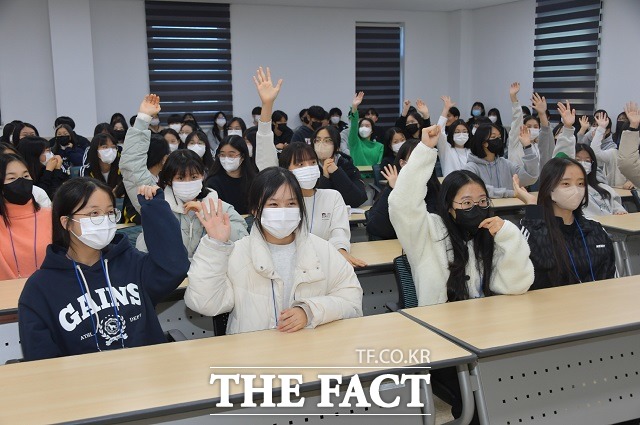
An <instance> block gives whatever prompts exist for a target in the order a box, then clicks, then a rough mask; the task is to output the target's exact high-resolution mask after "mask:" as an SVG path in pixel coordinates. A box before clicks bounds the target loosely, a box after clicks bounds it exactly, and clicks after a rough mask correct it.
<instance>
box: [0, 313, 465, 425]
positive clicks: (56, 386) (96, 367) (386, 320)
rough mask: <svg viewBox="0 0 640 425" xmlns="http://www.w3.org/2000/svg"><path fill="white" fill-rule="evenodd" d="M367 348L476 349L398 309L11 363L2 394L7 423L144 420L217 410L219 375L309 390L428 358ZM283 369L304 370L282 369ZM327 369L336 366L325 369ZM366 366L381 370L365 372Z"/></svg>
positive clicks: (456, 354) (444, 362)
mask: <svg viewBox="0 0 640 425" xmlns="http://www.w3.org/2000/svg"><path fill="white" fill-rule="evenodd" d="M301 348H303V349H302V350H301ZM358 349H375V350H377V351H378V352H380V351H381V350H383V349H398V350H401V351H402V353H409V352H410V350H416V349H428V350H430V358H429V360H430V364H429V365H430V366H431V367H434V368H442V367H448V366H453V365H458V364H466V363H470V362H472V361H474V360H475V356H473V355H472V354H471V353H469V352H468V351H466V350H464V349H462V348H460V347H458V346H456V345H455V344H453V343H451V342H449V341H447V340H445V339H444V338H442V337H440V336H438V335H436V334H435V333H433V332H431V331H430V330H428V329H426V328H424V327H423V326H421V325H419V324H417V323H415V322H413V321H411V320H409V319H407V318H406V317H403V316H402V315H400V314H398V313H389V314H382V315H377V316H368V317H362V318H356V319H349V320H341V321H337V322H333V323H329V324H327V325H323V326H320V327H318V328H316V329H304V330H301V331H299V332H296V333H292V334H286V333H280V332H278V331H276V330H267V331H260V332H252V333H246V334H239V335H230V336H223V337H212V338H204V339H199V340H192V341H185V342H177V343H169V344H161V345H155V346H150V347H140V348H132V349H125V350H115V351H106V352H102V353H94V354H86V355H82V356H72V357H66V358H58V359H50V360H43V361H38V362H30V363H18V364H11V365H6V366H2V367H0V382H2V383H3V385H4V386H5V388H11V391H5V392H4V394H3V396H2V397H0V423H3V424H5V423H6V424H17V423H20V424H35V423H45V422H46V423H59V422H67V421H80V420H87V419H97V418H101V419H103V420H105V419H110V420H111V421H113V422H116V421H117V420H120V421H122V420H124V418H127V419H129V420H134V419H136V418H140V416H139V415H141V414H142V413H143V411H144V413H145V414H146V415H147V417H149V415H150V416H161V415H167V414H171V413H176V412H177V411H179V409H180V408H182V409H185V408H187V407H188V408H189V409H190V410H197V409H213V407H214V403H215V401H216V400H217V399H219V397H220V389H219V384H216V385H210V384H209V378H210V374H211V373H218V374H233V373H242V374H260V373H271V374H276V375H277V374H282V373H287V374H302V375H303V379H304V382H305V383H311V384H309V385H308V387H303V388H302V390H303V391H304V390H310V389H311V388H310V387H313V386H314V385H315V387H316V388H317V384H318V378H317V376H318V374H331V373H337V374H341V375H343V376H351V375H353V374H356V373H359V374H360V376H361V378H362V380H363V381H364V380H370V379H373V377H374V376H377V375H380V374H382V373H384V372H387V371H389V372H390V371H391V370H395V371H396V373H402V371H408V369H406V366H418V365H420V364H419V363H415V362H412V361H408V362H407V363H406V364H405V363H404V362H403V363H402V364H401V365H395V366H394V365H390V364H379V365H378V364H372V363H361V362H359V356H358V352H357V351H356V350H358ZM258 353H259V355H257V354H258ZM407 357H408V354H406V357H405V359H407ZM423 365H425V364H424V363H423ZM212 366H221V367H224V366H227V367H231V369H220V368H218V369H216V368H212ZM242 366H247V367H249V366H251V367H256V366H257V367H258V368H256V369H248V368H242ZM279 366H287V367H291V366H293V367H295V366H299V367H300V369H299V370H296V369H277V367H279ZM322 366H325V367H326V366H336V367H335V369H334V368H328V369H320V368H318V367H322ZM364 366H372V367H368V368H366V369H362V367H364ZM263 367H269V369H261V368H263ZM274 367H275V368H274ZM358 367H360V368H361V369H357V368H358ZM278 385H279V384H278V383H277V382H276V383H274V386H278ZM342 388H343V390H344V389H346V386H345V385H343V386H342ZM231 394H232V395H236V397H235V398H234V397H233V396H232V400H234V399H235V400H237V398H238V397H242V394H241V388H237V387H236V388H234V387H232V388H231ZM238 403H239V401H238ZM136 415H138V416H136Z"/></svg>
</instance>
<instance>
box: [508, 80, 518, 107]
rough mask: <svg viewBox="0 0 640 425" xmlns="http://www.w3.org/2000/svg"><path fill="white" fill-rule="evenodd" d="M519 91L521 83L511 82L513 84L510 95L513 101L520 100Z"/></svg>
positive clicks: (510, 87)
mask: <svg viewBox="0 0 640 425" xmlns="http://www.w3.org/2000/svg"><path fill="white" fill-rule="evenodd" d="M519 91H520V83H519V82H517V81H516V82H515V83H511V86H509V97H510V98H511V101H512V102H517V101H518V92H519Z"/></svg>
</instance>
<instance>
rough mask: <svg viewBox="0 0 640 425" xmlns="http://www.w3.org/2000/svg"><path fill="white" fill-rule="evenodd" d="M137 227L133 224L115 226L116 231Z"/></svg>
mask: <svg viewBox="0 0 640 425" xmlns="http://www.w3.org/2000/svg"><path fill="white" fill-rule="evenodd" d="M134 226H137V224H135V223H120V224H117V225H116V229H117V230H120V229H126V228H127V227H134Z"/></svg>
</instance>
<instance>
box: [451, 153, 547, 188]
mask: <svg viewBox="0 0 640 425" xmlns="http://www.w3.org/2000/svg"><path fill="white" fill-rule="evenodd" d="M527 150H528V151H529V152H527V153H526V154H525V155H524V156H523V157H522V162H523V163H524V167H523V166H521V165H518V164H515V163H513V162H511V161H509V160H508V159H504V158H502V157H496V160H495V161H493V162H489V161H487V160H486V159H482V158H478V157H477V156H475V155H474V154H472V153H470V154H469V157H468V159H467V165H465V167H464V169H465V170H469V171H472V172H474V173H476V174H477V175H478V176H479V177H480V178H481V179H482V181H484V184H485V185H486V186H487V191H488V192H489V197H491V198H512V197H513V196H514V195H515V192H514V191H513V175H514V174H517V175H518V177H519V178H520V184H521V185H522V186H529V185H532V184H534V183H535V182H536V180H538V175H539V174H540V158H539V157H538V155H537V153H536V152H535V151H534V150H533V148H531V149H527Z"/></svg>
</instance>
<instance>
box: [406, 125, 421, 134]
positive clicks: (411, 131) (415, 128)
mask: <svg viewBox="0 0 640 425" xmlns="http://www.w3.org/2000/svg"><path fill="white" fill-rule="evenodd" d="M404 129H405V130H406V131H407V134H408V135H410V136H413V135H414V134H416V131H418V124H409V125H406V126H405V127H404Z"/></svg>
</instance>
